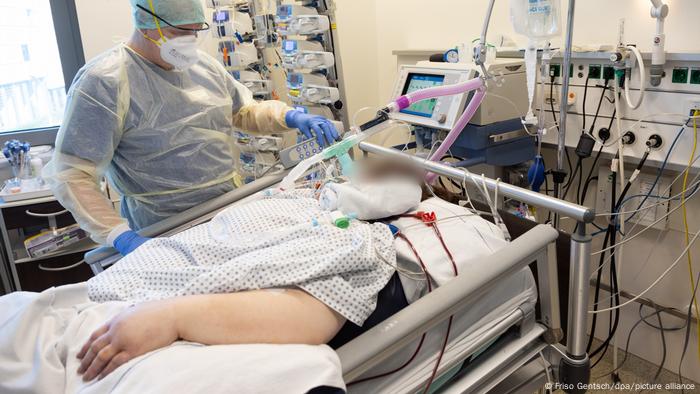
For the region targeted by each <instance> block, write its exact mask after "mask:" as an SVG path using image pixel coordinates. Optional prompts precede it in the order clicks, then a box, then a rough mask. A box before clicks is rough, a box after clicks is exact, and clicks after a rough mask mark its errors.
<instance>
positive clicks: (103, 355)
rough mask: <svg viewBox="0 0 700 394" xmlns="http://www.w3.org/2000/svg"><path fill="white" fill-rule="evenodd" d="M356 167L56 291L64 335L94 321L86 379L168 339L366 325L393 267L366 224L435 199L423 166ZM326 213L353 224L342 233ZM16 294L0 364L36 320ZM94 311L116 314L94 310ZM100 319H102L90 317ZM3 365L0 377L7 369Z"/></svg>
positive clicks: (83, 364)
mask: <svg viewBox="0 0 700 394" xmlns="http://www.w3.org/2000/svg"><path fill="white" fill-rule="evenodd" d="M361 168H362V169H361V175H360V176H359V179H361V180H362V181H361V182H359V183H357V184H353V185H350V184H339V183H330V184H327V185H325V187H323V188H321V189H318V190H317V189H316V187H315V186H316V185H310V187H302V188H299V189H297V190H291V191H274V192H271V193H268V195H267V196H265V197H263V198H261V199H258V200H254V201H252V202H248V203H245V204H241V205H237V206H234V207H231V208H228V209H226V210H224V211H222V212H221V213H219V214H218V215H217V216H216V217H215V218H214V219H213V220H212V221H211V222H210V223H207V224H204V225H200V226H197V227H194V228H192V229H190V230H187V231H185V232H183V233H180V234H177V235H175V236H172V237H169V238H156V239H153V240H151V241H149V242H147V243H146V244H144V245H143V246H142V247H141V248H139V249H137V250H136V251H134V252H133V253H132V254H130V255H128V256H127V257H125V258H123V259H122V260H120V261H119V262H118V263H117V264H115V265H114V266H113V267H111V268H110V269H108V270H107V271H106V272H104V273H102V274H100V275H98V276H96V277H94V278H92V279H91V280H89V281H88V282H87V285H85V284H81V285H74V286H73V287H70V286H69V287H65V288H63V289H62V288H59V289H56V290H55V293H56V294H50V295H49V296H47V298H48V299H49V301H48V302H49V303H54V302H58V301H60V300H58V298H57V297H58V296H59V295H60V294H68V298H69V299H70V300H69V301H61V302H65V303H67V304H71V303H73V304H79V305H80V306H79V307H77V308H76V311H73V312H75V315H71V317H70V319H68V318H65V319H64V320H62V323H61V324H63V325H64V326H65V327H64V329H65V330H66V332H65V333H63V334H62V335H63V336H64V337H70V336H71V335H70V334H68V332H70V331H71V327H73V326H75V327H74V332H76V333H78V332H84V330H85V329H86V327H92V328H90V331H91V332H92V334H91V335H90V336H89V339H87V340H85V338H84V337H83V338H82V339H80V338H72V340H74V341H78V340H80V342H79V343H78V344H77V345H76V346H78V347H79V350H77V349H76V352H77V355H76V356H77V361H76V364H77V363H79V366H78V368H77V370H78V373H79V374H81V375H82V377H83V380H85V381H90V380H93V379H95V378H100V379H101V378H103V377H105V376H107V375H108V374H110V373H111V372H112V371H114V370H115V369H116V368H118V367H119V366H120V365H123V364H125V363H127V362H128V361H130V360H132V359H134V358H136V357H139V356H141V355H144V354H146V353H148V352H152V351H154V350H157V349H160V348H164V347H167V346H169V345H171V344H173V343H174V342H176V341H189V342H195V343H200V344H205V345H220V344H255V343H265V344H309V345H317V344H325V343H327V342H328V341H329V340H330V339H332V338H333V337H334V336H335V335H336V334H337V333H338V331H339V330H340V328H341V327H342V326H343V324H344V323H345V322H346V321H348V320H349V321H351V322H353V323H355V324H357V325H362V323H363V322H364V320H365V319H366V318H367V317H368V316H369V315H370V314H371V313H372V311H373V310H374V308H375V307H376V297H377V293H378V292H379V291H380V290H381V289H382V288H383V287H384V286H385V285H386V283H387V282H388V280H389V279H390V277H391V276H392V275H393V273H394V266H395V264H396V252H395V250H394V247H393V235H392V233H391V231H390V229H389V227H388V226H387V225H385V224H383V223H380V222H375V223H368V222H366V221H365V220H373V219H378V218H382V217H389V216H394V215H397V214H401V213H404V212H407V211H409V210H411V209H413V208H415V206H416V205H417V204H418V203H419V202H420V201H421V200H422V199H425V198H427V197H429V196H431V194H430V193H429V192H428V190H426V189H422V188H421V186H420V184H421V182H422V178H423V176H424V174H423V173H421V172H415V171H413V170H409V169H407V168H406V167H404V166H401V165H394V164H389V163H384V162H372V161H368V162H367V163H366V164H365V165H363V166H362V167H361ZM330 212H334V213H335V215H336V216H337V215H338V214H339V213H342V214H344V215H346V216H349V217H351V218H356V219H358V220H352V222H351V224H350V226H349V227H348V228H340V227H339V226H337V225H336V224H335V223H334V221H333V220H334V217H335V216H333V215H331V213H330ZM47 292H48V291H47ZM61 292H63V293H61ZM25 294H26V293H25ZM42 295H43V293H42ZM13 296H14V297H17V298H14V299H12V300H10V299H11V298H12V297H13ZM21 297H26V296H21V295H18V294H15V295H10V296H7V297H3V298H0V361H3V360H6V361H7V360H8V359H9V361H13V360H14V359H13V357H15V356H16V354H15V353H13V351H10V350H9V349H10V348H13V347H16V343H13V341H19V340H21V339H22V334H23V333H21V332H19V331H20V330H22V327H23V326H24V325H26V324H39V323H34V319H35V316H32V315H31V311H30V312H27V310H30V309H32V308H36V305H35V304H36V300H33V301H31V302H30V301H27V302H26V303H25V304H26V305H25V304H22V303H21V302H15V301H18V300H19V301H22V300H23V299H21ZM24 300H27V299H26V298H24ZM3 301H4V302H3ZM80 302H82V304H81V303H80ZM5 306H9V308H5V310H3V308H4V307H5ZM54 307H55V305H50V311H53V310H54ZM56 308H57V307H56ZM99 308H101V309H100V310H101V311H104V310H107V309H108V310H110V311H112V312H100V313H97V312H94V313H95V314H94V315H93V316H90V313H93V312H91V311H94V310H97V309H99ZM110 308H111V309H110ZM73 312H71V313H73ZM6 313H7V314H8V315H5V314H6ZM37 313H40V314H41V316H46V315H47V313H49V312H46V311H45V310H44V309H42V310H41V312H37ZM110 313H111V314H110ZM22 314H25V315H26V316H24V315H22ZM49 314H50V313H49ZM103 314H107V315H108V316H110V317H109V318H105V320H106V322H105V320H103V321H102V322H103V323H101V324H100V323H97V324H96V323H95V320H99V318H100V317H96V316H102V315H103ZM13 319H14V320H13ZM81 319H82V320H81ZM30 322H31V323H30ZM59 325H60V324H59ZM66 327H67V328H66ZM9 330H17V331H16V332H15V331H9ZM32 330H33V331H32ZM32 330H29V331H28V332H27V333H26V335H32V332H34V331H36V333H35V334H36V335H37V336H38V337H40V336H42V334H41V333H42V332H43V331H42V330H43V328H42V329H41V330H40V329H37V328H36V327H34V328H32ZM8 331H9V332H8ZM6 334H7V335H6ZM76 335H77V336H79V335H80V334H76ZM69 339H70V338H69ZM52 343H53V342H52ZM80 344H82V346H79V345H80ZM71 346H72V345H66V348H70V347H71ZM65 353H67V354H70V349H67V350H66V351H65ZM28 354H31V353H28ZM34 357H36V355H34ZM18 361H22V360H18ZM24 361H25V362H26V361H27V360H24ZM35 361H36V360H35ZM69 361H70V360H69ZM3 363H4V362H0V376H2V375H3V374H4V373H6V372H7V371H5V372H3V366H2V364H3ZM70 364H71V363H70V362H62V365H64V366H67V365H70ZM8 365H9V364H8ZM7 368H10V369H9V370H10V371H11V370H12V366H11V365H9V366H8V367H7ZM66 368H68V367H66ZM7 373H9V372H7ZM0 380H2V379H0ZM0 387H2V383H0ZM0 391H2V390H0ZM37 391H39V390H37Z"/></svg>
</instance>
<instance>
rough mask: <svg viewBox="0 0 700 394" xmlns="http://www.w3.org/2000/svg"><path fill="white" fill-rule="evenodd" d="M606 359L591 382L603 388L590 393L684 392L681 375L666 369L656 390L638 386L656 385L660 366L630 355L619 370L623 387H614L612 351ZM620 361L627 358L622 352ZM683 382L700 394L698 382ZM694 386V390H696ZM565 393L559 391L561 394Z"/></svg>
mask: <svg viewBox="0 0 700 394" xmlns="http://www.w3.org/2000/svg"><path fill="white" fill-rule="evenodd" d="M608 353H609V354H606V356H605V358H603V360H602V361H601V362H600V363H599V364H598V365H596V367H595V368H593V370H592V371H591V383H592V384H593V385H595V384H600V386H597V387H596V386H594V387H590V390H589V392H592V393H596V394H598V393H600V394H605V393H618V394H619V393H621V392H635V393H640V392H644V393H673V394H680V393H681V389H680V386H677V385H679V384H680V383H679V380H678V374H677V373H676V372H673V371H669V370H667V369H664V370H663V371H662V372H661V374H660V375H659V378H658V379H657V381H656V382H655V384H656V386H655V387H649V386H647V387H642V386H635V385H637V384H638V385H645V384H646V385H649V384H652V382H653V380H654V375H656V372H657V370H658V368H659V367H658V366H657V365H654V364H652V363H650V362H648V361H646V360H644V359H641V358H639V357H637V356H635V355H633V354H630V355H629V356H628V358H627V361H625V363H624V364H623V365H622V368H620V370H619V371H618V374H619V376H620V380H621V381H622V383H621V384H622V386H619V387H617V388H614V387H611V384H612V378H611V375H610V371H612V369H613V366H612V365H613V360H612V354H611V353H612V352H608ZM618 357H619V360H620V361H622V360H623V359H624V357H625V352H624V351H622V350H620V351H619V353H618ZM683 383H685V384H686V387H685V389H684V392H685V393H700V384H698V383H696V382H692V381H689V380H687V379H685V378H684V379H683ZM692 386H694V388H693V387H692ZM560 392H562V391H557V393H560Z"/></svg>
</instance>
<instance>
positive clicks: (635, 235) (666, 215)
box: [591, 191, 697, 306]
mask: <svg viewBox="0 0 700 394" xmlns="http://www.w3.org/2000/svg"><path fill="white" fill-rule="evenodd" d="M696 194H697V191H696V192H695V193H694V194H693V195H691V196H690V197H689V198H692V197H694V196H695V195H696ZM678 209H680V206H678V207H676V208H674V209H673V210H672V211H670V212H668V213H667V214H665V215H664V216H663V217H661V218H660V219H659V220H657V221H656V222H654V223H652V224H650V225H648V226H647V227H645V228H644V229H642V230H641V231H640V232H639V233H637V234H634V235H633V236H631V237H637V236H638V235H639V234H641V233H643V232H644V231H646V230H648V229H650V228H653V227H654V225H656V223H658V222H659V221H661V220H664V219H666V218H667V217H668V216H670V215H671V214H672V213H674V212H675V211H677V210H678ZM662 234H663V232H659V235H658V236H657V238H656V242H655V244H658V242H659V240H660V239H661V235H662ZM627 241H629V239H627V238H626V239H625V241H621V242H627ZM612 255H614V254H611V257H612ZM611 257H610V258H611ZM610 258H608V259H607V260H606V261H605V262H604V263H603V266H602V267H598V268H597V269H596V270H595V271H594V272H592V273H591V275H595V274H596V273H597V272H598V271H599V270H601V269H602V268H604V267H605V266H606V265H607V263H608V262H609V261H610ZM650 259H651V254H649V255H648V256H647V261H646V262H645V264H644V265H643V267H645V266H646V264H647V263H648V261H649V260H650ZM643 267H642V269H640V271H639V272H638V273H637V275H636V276H635V279H636V278H638V277H639V275H640V273H641V272H642V270H643ZM593 306H597V303H594V304H593Z"/></svg>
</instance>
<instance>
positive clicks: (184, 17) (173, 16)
mask: <svg viewBox="0 0 700 394" xmlns="http://www.w3.org/2000/svg"><path fill="white" fill-rule="evenodd" d="M129 1H130V2H131V7H132V8H133V14H134V26H136V28H137V29H155V28H156V22H155V19H154V18H153V16H152V15H151V14H149V13H147V12H145V11H144V10H142V9H140V8H138V7H137V5H140V6H141V7H143V8H145V9H147V10H149V11H152V10H151V5H150V4H149V1H148V0H129ZM151 1H152V2H153V9H154V10H155V12H154V13H155V14H156V15H158V16H159V17H161V18H163V19H164V20H166V21H168V23H171V24H173V25H175V26H181V25H190V24H195V23H204V22H205V19H204V8H203V6H202V1H201V0H151ZM159 22H161V21H159ZM164 25H165V24H164V23H162V22H161V27H167V26H164Z"/></svg>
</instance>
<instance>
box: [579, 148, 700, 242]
mask: <svg viewBox="0 0 700 394" xmlns="http://www.w3.org/2000/svg"><path fill="white" fill-rule="evenodd" d="M698 159H700V156H698V157H696V158H695V160H694V161H696V160H698ZM698 178H700V174H698V175H696V176H695V178H694V179H693V182H694V181H695V180H696V179H698ZM674 183H675V182H674ZM671 185H673V183H672V184H671ZM668 190H670V186H669V188H668V189H667V191H668ZM693 196H695V194H693V195H691V196H690V197H693ZM679 209H681V206H680V205H679V206H677V207H676V208H673V209H671V210H670V211H669V212H667V213H666V214H664V215H663V216H661V217H660V218H659V219H657V220H655V221H654V222H652V223H651V224H649V225H647V226H646V227H644V228H643V229H641V230H640V231H639V232H637V233H635V234H633V235H629V236H627V237H625V239H624V240H622V241H620V242H619V243H618V245H621V244H624V243H628V242H630V241H632V240H633V239H635V238H636V237H638V236H639V235H641V234H642V233H644V232H646V231H647V230H649V229H650V228H653V227H654V226H655V225H656V224H657V223H659V222H661V221H662V220H666V219H667V218H668V217H669V216H670V215H671V214H672V213H674V212H676V211H677V210H679ZM636 225H639V223H636ZM635 227H636V226H634V227H632V229H631V230H634V228H635ZM615 246H616V245H613V246H610V247H608V248H603V249H601V250H599V251H597V252H593V253H591V256H596V255H599V254H601V253H605V252H607V251H608V250H611V249H613V248H614V247H615Z"/></svg>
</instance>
